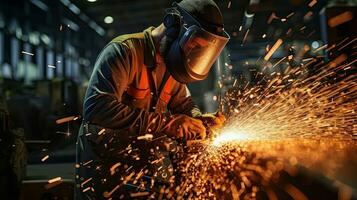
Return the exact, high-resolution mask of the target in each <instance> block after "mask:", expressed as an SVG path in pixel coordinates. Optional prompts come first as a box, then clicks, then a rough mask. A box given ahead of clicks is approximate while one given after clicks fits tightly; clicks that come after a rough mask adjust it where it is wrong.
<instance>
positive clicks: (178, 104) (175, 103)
mask: <svg viewBox="0 0 357 200" xmlns="http://www.w3.org/2000/svg"><path fill="white" fill-rule="evenodd" d="M169 110H170V111H171V112H172V113H175V114H176V113H181V114H186V115H188V116H190V117H199V116H201V115H202V113H201V111H200V109H199V108H198V106H197V105H196V104H195V103H194V102H193V100H192V98H191V94H190V91H189V90H188V88H187V86H186V85H185V84H181V83H180V84H179V85H178V89H177V91H176V92H175V94H174V95H173V96H172V98H171V101H170V103H169Z"/></svg>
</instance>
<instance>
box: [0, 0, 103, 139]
mask: <svg viewBox="0 0 357 200" xmlns="http://www.w3.org/2000/svg"><path fill="white" fill-rule="evenodd" d="M31 2H32V1H21V0H20V1H16V2H11V1H4V2H1V6H0V7H1V8H0V83H1V84H0V85H1V86H0V100H1V101H4V102H5V103H6V105H7V109H8V111H9V112H10V114H11V117H12V121H13V126H14V127H16V128H23V129H24V131H25V136H26V139H28V140H45V139H49V138H53V137H56V132H58V131H63V130H65V129H68V127H66V126H63V127H62V126H57V125H56V124H55V120H56V119H58V118H61V117H65V116H69V115H78V114H81V110H82V100H83V96H84V93H85V89H86V84H87V81H88V79H89V77H90V73H91V67H90V66H91V65H93V63H94V61H95V58H96V56H97V54H98V52H99V51H100V49H101V48H102V47H103V46H104V44H105V40H104V39H103V38H102V36H100V35H98V34H97V33H96V32H95V31H93V30H91V29H90V28H89V27H88V25H86V24H84V23H83V22H81V20H80V19H79V18H78V16H75V15H74V14H73V13H71V12H70V11H69V10H68V9H67V8H66V7H65V6H64V5H62V4H61V3H60V1H48V2H46V3H48V4H46V5H43V7H42V8H41V6H40V7H39V6H38V5H35V4H33V3H31ZM68 21H69V22H71V23H72V24H69V23H65V22H68ZM70 25H72V27H71V26H70ZM75 25H77V27H74V26H75ZM74 127H75V126H74ZM74 127H73V129H75V128H74ZM71 128H72V127H71ZM62 129H63V130H62ZM74 131H75V130H74Z"/></svg>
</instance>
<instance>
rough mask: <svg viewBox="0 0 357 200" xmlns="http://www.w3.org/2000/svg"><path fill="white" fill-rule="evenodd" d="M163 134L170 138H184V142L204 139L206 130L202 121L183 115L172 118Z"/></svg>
mask: <svg viewBox="0 0 357 200" xmlns="http://www.w3.org/2000/svg"><path fill="white" fill-rule="evenodd" d="M164 132H165V133H166V134H167V135H168V136H170V137H173V138H183V137H184V138H185V139H186V140H194V139H205V138H206V128H205V126H204V125H203V123H202V121H201V120H199V119H194V118H192V117H189V116H187V115H183V114H179V115H174V116H172V117H171V119H170V121H169V122H168V123H167V125H166V126H165V128H164Z"/></svg>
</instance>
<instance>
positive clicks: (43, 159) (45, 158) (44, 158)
mask: <svg viewBox="0 0 357 200" xmlns="http://www.w3.org/2000/svg"><path fill="white" fill-rule="evenodd" d="M49 157H50V156H49V155H46V156H44V157H43V158H42V159H41V161H42V162H45V161H46V160H47V159H48V158H49Z"/></svg>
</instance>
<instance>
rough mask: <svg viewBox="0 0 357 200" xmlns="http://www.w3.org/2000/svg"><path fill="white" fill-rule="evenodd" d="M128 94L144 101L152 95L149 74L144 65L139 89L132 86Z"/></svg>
mask: <svg viewBox="0 0 357 200" xmlns="http://www.w3.org/2000/svg"><path fill="white" fill-rule="evenodd" d="M127 93H128V94H129V95H130V96H132V97H134V98H136V99H144V98H145V97H146V96H147V95H148V94H149V93H150V88H149V81H148V72H147V70H146V66H145V65H143V69H142V71H141V74H140V80H139V85H138V88H136V87H135V86H133V85H130V86H129V88H128V90H127Z"/></svg>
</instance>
